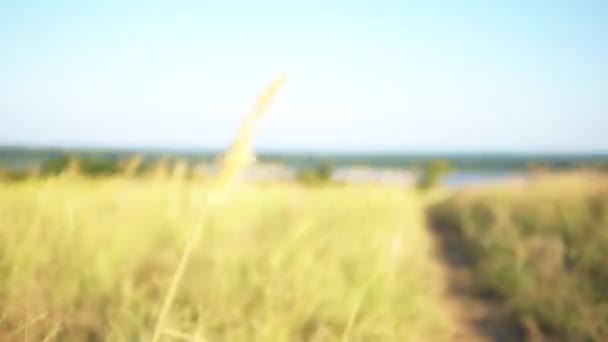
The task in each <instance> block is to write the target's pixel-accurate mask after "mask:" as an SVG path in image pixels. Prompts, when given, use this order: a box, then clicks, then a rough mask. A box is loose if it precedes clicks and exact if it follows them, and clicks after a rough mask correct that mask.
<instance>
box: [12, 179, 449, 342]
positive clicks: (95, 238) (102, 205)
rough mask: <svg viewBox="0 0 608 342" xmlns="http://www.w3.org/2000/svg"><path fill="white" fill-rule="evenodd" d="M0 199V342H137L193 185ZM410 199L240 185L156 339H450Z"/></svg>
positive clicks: (371, 191) (200, 191) (111, 183)
mask: <svg viewBox="0 0 608 342" xmlns="http://www.w3.org/2000/svg"><path fill="white" fill-rule="evenodd" d="M0 186H1V188H0V340H23V339H24V338H26V337H27V338H28V339H29V340H32V341H39V340H43V339H45V338H46V339H47V340H61V341H83V340H89V341H139V340H147V339H149V338H150V337H151V334H152V330H153V329H154V325H155V322H156V319H157V316H158V313H159V310H160V306H161V304H162V300H163V297H164V295H165V293H166V290H167V288H168V286H169V282H170V280H171V277H172V275H173V272H174V270H175V267H176V264H177V261H178V259H179V256H180V253H181V251H182V250H183V246H184V245H185V244H186V241H187V239H188V238H189V237H190V233H191V231H192V228H193V226H194V224H195V222H196V220H197V218H198V217H200V215H199V213H200V211H201V210H202V209H203V207H204V206H205V205H206V204H205V197H206V191H207V187H206V185H205V184H204V183H201V182H196V181H187V182H184V181H182V180H179V179H173V180H154V179H147V178H138V179H133V178H126V177H124V178H123V177H112V178H104V179H83V178H78V177H65V176H64V177H58V178H51V179H31V180H27V181H23V182H18V183H8V184H0ZM417 196H418V195H417V194H415V193H413V192H412V193H410V192H407V191H404V190H403V189H398V188H383V187H371V186H370V187H345V186H325V187H314V188H306V187H302V186H298V185H295V184H271V185H258V186H253V185H250V186H242V187H240V188H238V190H237V191H236V192H235V193H234V194H233V195H232V196H231V198H230V199H229V200H228V201H226V202H225V203H223V204H221V205H215V206H213V207H211V208H210V212H209V214H208V215H207V216H206V221H205V222H204V226H203V232H202V236H201V239H200V240H199V241H198V243H197V245H196V246H195V249H194V253H193V255H192V257H191V260H190V264H189V266H188V269H187V270H186V273H185V275H184V279H183V280H182V283H181V286H180V288H179V290H178V293H177V297H176V299H175V302H174V303H173V306H172V309H171V311H170V313H169V316H168V319H167V321H166V324H165V325H164V327H165V330H166V331H165V332H164V333H163V340H166V341H171V340H180V339H182V340H192V341H196V340H199V341H218V340H221V341H298V340H302V341H304V340H307V341H331V340H350V341H364V340H370V341H371V340H377V341H441V340H449V339H450V334H451V331H452V330H453V322H452V320H451V317H450V315H449V313H448V312H446V311H447V310H446V308H445V305H444V304H445V303H444V302H443V299H442V298H443V297H442V295H441V291H442V289H443V285H444V279H443V278H442V273H441V270H440V268H439V266H438V265H437V263H436V260H434V258H433V252H432V241H431V237H430V236H429V233H428V231H426V229H425V228H424V226H423V217H422V205H423V204H422V201H421V200H420V198H418V197H417Z"/></svg>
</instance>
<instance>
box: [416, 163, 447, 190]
mask: <svg viewBox="0 0 608 342" xmlns="http://www.w3.org/2000/svg"><path fill="white" fill-rule="evenodd" d="M451 169H452V167H451V166H450V164H449V163H448V162H447V161H445V160H434V161H432V162H430V163H429V164H428V165H426V167H425V168H424V169H423V170H422V172H421V174H420V176H419V177H418V182H417V186H418V189H420V190H429V189H431V188H434V187H436V186H438V185H439V184H441V181H442V179H443V177H444V176H445V175H446V174H448V173H449V172H450V171H451Z"/></svg>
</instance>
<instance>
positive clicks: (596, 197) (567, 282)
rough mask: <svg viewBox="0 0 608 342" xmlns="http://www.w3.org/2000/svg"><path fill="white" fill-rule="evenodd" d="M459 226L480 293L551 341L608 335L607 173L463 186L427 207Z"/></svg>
mask: <svg viewBox="0 0 608 342" xmlns="http://www.w3.org/2000/svg"><path fill="white" fill-rule="evenodd" d="M430 217H431V221H432V222H433V224H435V225H438V226H441V227H442V229H451V230H455V231H457V233H458V234H459V235H460V237H461V239H462V246H463V248H464V249H466V252H467V253H468V254H469V256H470V257H471V258H472V259H473V260H474V262H473V273H474V282H475V286H476V287H477V290H478V291H479V292H480V293H486V294H492V295H497V296H498V297H500V298H501V299H502V300H503V301H502V304H501V305H500V306H499V307H496V308H495V310H496V311H501V312H502V313H503V314H504V317H505V319H507V318H508V317H510V318H511V319H518V320H520V321H521V322H523V323H524V324H525V325H526V326H527V328H528V330H529V331H532V332H535V333H534V335H536V336H545V338H546V339H547V340H549V341H606V340H608V178H607V177H606V176H605V175H604V176H601V175H598V174H595V173H577V174H565V175H552V176H544V177H540V178H538V179H536V180H532V181H530V182H529V183H521V184H504V185H498V186H494V187H484V188H478V189H470V190H468V191H461V192H459V193H457V194H455V195H454V196H452V197H451V198H449V199H447V200H445V201H443V202H441V203H439V204H437V205H436V206H434V207H433V208H432V209H431V210H430Z"/></svg>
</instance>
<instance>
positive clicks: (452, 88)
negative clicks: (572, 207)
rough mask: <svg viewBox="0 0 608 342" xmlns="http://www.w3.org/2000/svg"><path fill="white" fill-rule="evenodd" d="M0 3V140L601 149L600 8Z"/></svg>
mask: <svg viewBox="0 0 608 342" xmlns="http://www.w3.org/2000/svg"><path fill="white" fill-rule="evenodd" d="M91 6H92V5H89V6H87V5H85V4H84V3H79V4H77V5H75V4H70V2H67V1H65V2H64V1H54V2H52V4H51V2H48V3H45V4H42V3H35V2H31V3H28V2H27V1H24V2H17V1H15V2H14V4H10V3H8V2H3V3H1V4H0V41H1V42H2V43H1V44H2V53H1V54H0V94H2V96H0V122H1V124H0V144H28V145H62V146H101V147H129V146H155V147H168V148H180V147H187V148H222V147H224V146H225V145H226V144H228V142H229V141H230V140H231V139H232V136H233V134H234V132H235V131H236V128H237V126H238V122H239V120H240V118H241V117H242V116H243V115H244V114H245V113H246V112H247V111H249V109H250V108H251V106H252V104H253V102H254V100H255V97H256V95H257V94H258V93H259V92H260V91H261V90H262V89H263V88H264V87H265V86H266V85H267V84H268V83H269V82H270V81H271V80H272V79H273V78H275V77H276V76H277V75H278V74H280V73H283V72H286V73H287V77H288V79H287V83H286V86H285V88H284V89H283V90H282V91H281V92H280V93H279V95H278V98H277V101H276V103H274V105H273V106H272V108H271V112H270V113H269V114H270V115H269V116H268V117H267V118H266V120H265V121H264V122H263V124H262V127H260V130H259V132H258V134H257V137H256V146H258V148H261V149H266V150H285V151H288V150H332V151H337V150H346V151H354V150H365V151H373V150H392V151H399V150H404V151H424V150H443V151H459V150H466V151H474V150H513V151H573V152H577V151H608V62H606V61H608V2H603V1H536V2H534V3H533V4H532V3H529V2H528V1H510V2H508V4H507V3H506V2H505V4H502V5H501V4H498V2H492V3H491V4H489V3H488V2H485V1H465V2H458V4H456V2H448V1H425V2H422V1H420V2H407V1H391V2H389V1H367V2H363V1H344V2H332V5H329V4H327V3H326V2H320V1H319V2H315V1H313V2H307V3H306V5H289V4H287V3H286V2H279V1H277V2H270V1H259V2H245V1H242V2H241V1H225V2H221V3H220V2H217V3H215V4H213V5H211V4H206V3H203V2H200V1H191V2H184V1H176V2H174V3H172V4H171V5H168V4H165V5H161V4H160V2H150V1H141V2H140V1H137V2H133V1H131V2H128V4H127V2H126V1H125V2H124V3H123V2H115V1H106V2H103V3H100V4H98V5H96V6H92V7H91Z"/></svg>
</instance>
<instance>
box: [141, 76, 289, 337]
mask: <svg viewBox="0 0 608 342" xmlns="http://www.w3.org/2000/svg"><path fill="white" fill-rule="evenodd" d="M284 82H285V76H281V77H279V78H277V79H276V80H275V81H274V82H272V83H271V84H270V86H269V87H268V88H267V89H266V91H264V92H263V93H262V94H261V95H260V96H259V97H258V100H257V102H256V104H255V106H254V108H253V110H252V111H251V112H250V113H249V114H248V115H246V116H245V118H244V119H243V122H242V123H241V126H240V128H239V130H238V132H237V135H236V138H235V140H234V142H233V143H232V146H231V147H230V148H229V149H228V151H227V152H226V153H225V154H224V156H223V157H222V158H221V160H220V169H219V173H218V178H217V184H216V185H217V186H216V188H215V189H214V191H212V192H211V193H210V195H211V196H209V195H208V196H207V198H206V201H205V203H204V204H203V208H202V210H201V211H200V214H199V216H198V218H197V220H196V223H195V225H194V227H193V231H192V235H191V236H190V238H189V239H188V241H187V243H186V246H185V247H184V250H183V252H182V254H181V257H180V260H179V263H178V264H177V267H176V269H175V273H174V274H173V277H172V278H171V283H170V286H169V289H168V290H167V293H166V295H165V298H164V300H163V304H162V307H161V310H160V313H159V315H158V318H157V321H156V325H155V327H154V332H153V335H152V341H153V342H157V341H159V339H160V336H161V335H162V333H163V330H164V326H165V321H166V319H167V315H168V314H169V311H170V310H171V305H172V304H173V301H174V299H175V295H176V294H177V290H178V288H179V285H180V282H181V280H182V278H183V276H184V272H185V270H186V267H187V266H188V262H189V260H190V257H191V255H192V251H193V249H194V246H195V245H196V243H197V242H198V240H199V239H200V236H201V234H202V230H203V225H204V222H205V219H206V217H207V213H208V212H209V210H210V206H211V204H212V203H213V202H215V201H217V200H218V199H220V200H222V199H224V198H225V196H226V194H227V192H228V191H229V190H230V188H232V185H233V183H234V181H235V179H236V176H237V175H238V173H239V171H241V170H242V169H243V168H244V167H245V166H246V165H247V164H248V163H249V162H250V161H251V160H252V154H253V147H252V143H251V139H252V136H253V133H254V130H255V127H256V125H257V123H258V121H259V120H260V119H261V118H262V117H263V116H264V114H265V113H266V112H267V110H268V106H269V105H270V103H271V101H272V99H273V98H274V97H275V95H276V93H277V92H278V91H279V89H280V88H281V86H282V85H283V83H284Z"/></svg>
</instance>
